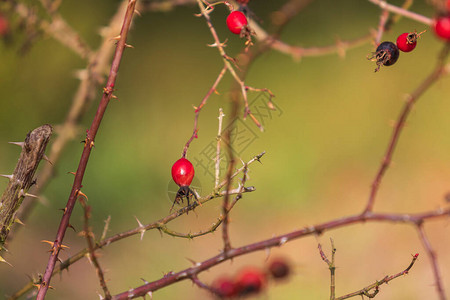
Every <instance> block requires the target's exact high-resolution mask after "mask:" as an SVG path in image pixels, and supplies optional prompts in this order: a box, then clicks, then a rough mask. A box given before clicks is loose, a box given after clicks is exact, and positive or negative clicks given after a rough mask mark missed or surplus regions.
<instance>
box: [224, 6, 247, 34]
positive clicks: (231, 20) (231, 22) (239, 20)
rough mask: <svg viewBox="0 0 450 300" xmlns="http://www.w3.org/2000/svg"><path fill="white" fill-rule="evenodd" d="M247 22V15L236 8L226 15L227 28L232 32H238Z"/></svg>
mask: <svg viewBox="0 0 450 300" xmlns="http://www.w3.org/2000/svg"><path fill="white" fill-rule="evenodd" d="M247 24H248V21H247V17H246V16H245V15H244V13H242V12H240V11H238V10H235V11H233V12H231V13H230V14H229V15H228V17H227V26H228V29H229V30H230V31H231V32H232V33H234V34H240V33H241V31H242V29H243V28H244V26H246V25H247Z"/></svg>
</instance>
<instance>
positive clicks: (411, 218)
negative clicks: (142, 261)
mask: <svg viewBox="0 0 450 300" xmlns="http://www.w3.org/2000/svg"><path fill="white" fill-rule="evenodd" d="M448 216H450V208H448V209H446V210H442V209H439V210H436V211H430V212H424V213H419V214H377V213H373V214H370V215H367V216H363V215H361V214H356V215H352V216H348V217H344V218H339V219H335V220H332V221H329V222H325V223H321V224H317V225H315V226H308V227H305V228H303V229H300V230H297V231H292V232H289V233H286V234H283V235H279V236H276V237H273V238H270V239H267V240H262V241H259V242H256V243H253V244H248V245H244V246H242V247H238V248H232V249H229V250H228V251H227V252H226V253H224V252H222V253H221V254H219V255H216V256H214V257H211V258H209V259H207V260H205V261H203V262H198V263H196V264H195V266H193V267H190V268H187V269H184V270H182V271H179V272H176V273H173V272H172V273H169V274H166V275H165V276H164V277H163V278H161V279H159V280H156V281H153V282H149V283H146V284H144V285H141V286H139V287H136V288H134V289H130V290H128V291H126V292H123V293H120V294H117V295H115V296H113V297H112V299H113V300H121V299H133V298H138V297H143V296H144V295H146V294H147V293H149V292H153V291H156V290H158V289H161V288H163V287H166V286H168V285H171V284H173V283H175V282H178V281H181V280H185V279H190V278H192V276H194V275H197V274H199V273H201V272H203V271H205V270H209V269H210V268H212V267H213V266H215V265H218V264H221V263H223V262H224V261H227V260H230V259H233V258H235V257H238V256H241V255H244V254H248V253H251V252H255V251H261V250H266V249H268V248H271V247H280V246H282V245H284V244H285V243H287V242H289V241H291V240H294V239H298V238H302V237H305V236H309V235H320V234H322V233H323V232H325V231H328V230H331V229H337V228H339V227H343V226H348V225H350V224H357V223H365V222H368V221H373V222H397V223H405V224H412V225H416V224H417V223H420V222H425V221H426V220H430V219H436V218H445V217H448ZM409 269H410V267H408V268H407V269H406V270H405V271H403V272H401V273H399V274H400V275H399V274H396V275H393V276H389V277H385V278H384V279H383V283H386V282H388V281H390V280H392V279H394V278H396V277H398V276H401V275H403V274H406V273H407V271H409ZM402 273H403V274H402Z"/></svg>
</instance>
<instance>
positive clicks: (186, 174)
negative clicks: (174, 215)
mask: <svg viewBox="0 0 450 300" xmlns="http://www.w3.org/2000/svg"><path fill="white" fill-rule="evenodd" d="M194 174H195V171H194V166H193V165H192V164H191V162H190V161H189V160H187V159H186V158H184V157H182V158H180V159H179V160H177V161H176V162H175V163H174V164H173V166H172V178H173V181H175V183H176V184H177V185H178V186H179V187H180V189H179V190H178V192H177V195H176V196H175V200H174V201H173V205H172V208H173V206H174V205H175V203H180V202H182V201H183V198H184V197H185V198H186V199H187V203H188V206H189V199H190V197H191V196H194V198H195V199H197V196H196V195H195V194H194V192H193V191H192V190H191V189H190V188H189V185H190V184H191V182H192V179H193V178H194ZM172 208H171V209H170V210H172Z"/></svg>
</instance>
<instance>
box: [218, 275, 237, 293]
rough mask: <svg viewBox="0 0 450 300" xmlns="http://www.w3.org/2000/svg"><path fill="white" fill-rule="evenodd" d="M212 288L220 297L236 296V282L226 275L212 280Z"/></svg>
mask: <svg viewBox="0 0 450 300" xmlns="http://www.w3.org/2000/svg"><path fill="white" fill-rule="evenodd" d="M212 288H213V289H214V290H215V291H216V292H217V294H218V296H220V297H223V298H229V297H234V296H236V284H235V283H234V281H232V280H231V279H229V278H227V277H220V278H218V279H217V280H216V281H214V282H213V284H212Z"/></svg>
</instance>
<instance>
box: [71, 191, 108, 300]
mask: <svg viewBox="0 0 450 300" xmlns="http://www.w3.org/2000/svg"><path fill="white" fill-rule="evenodd" d="M78 201H80V204H81V206H82V207H83V210H84V230H83V231H82V232H80V234H81V235H83V236H84V237H85V238H86V242H87V245H88V249H89V260H90V261H91V262H92V264H93V265H94V268H95V272H96V273H97V277H98V280H99V282H100V286H101V288H102V289H103V292H104V293H105V299H106V300H109V299H111V293H110V292H109V289H108V287H107V285H106V281H105V275H104V272H103V270H102V267H101V266H100V263H99V262H98V259H97V255H96V254H95V249H94V247H95V244H94V241H93V239H94V233H93V232H92V230H91V228H90V227H89V219H90V217H91V206H89V205H87V203H86V200H85V198H84V197H80V198H78Z"/></svg>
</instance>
